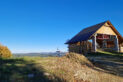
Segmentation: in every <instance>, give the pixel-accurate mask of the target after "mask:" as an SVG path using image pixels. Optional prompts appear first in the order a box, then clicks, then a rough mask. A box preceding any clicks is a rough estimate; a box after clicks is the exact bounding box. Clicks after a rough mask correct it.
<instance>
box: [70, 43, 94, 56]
mask: <svg viewBox="0 0 123 82" xmlns="http://www.w3.org/2000/svg"><path fill="white" fill-rule="evenodd" d="M68 48H69V52H74V53H79V54H86V53H88V52H90V51H91V49H92V44H91V42H88V41H82V42H77V43H74V44H69V46H68Z"/></svg>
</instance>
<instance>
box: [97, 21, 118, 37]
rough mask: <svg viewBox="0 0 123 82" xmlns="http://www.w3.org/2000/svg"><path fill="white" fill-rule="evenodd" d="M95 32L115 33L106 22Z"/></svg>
mask: <svg viewBox="0 0 123 82" xmlns="http://www.w3.org/2000/svg"><path fill="white" fill-rule="evenodd" d="M96 33H100V34H109V35H116V33H115V32H114V31H113V29H112V28H111V27H110V26H109V24H107V23H105V24H104V25H103V26H102V27H101V28H100V29H99V30H98V31H97V32H96Z"/></svg>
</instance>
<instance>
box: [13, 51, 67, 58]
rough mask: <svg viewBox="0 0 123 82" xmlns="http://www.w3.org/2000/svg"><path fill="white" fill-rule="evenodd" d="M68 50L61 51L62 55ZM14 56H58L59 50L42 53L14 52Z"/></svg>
mask: <svg viewBox="0 0 123 82" xmlns="http://www.w3.org/2000/svg"><path fill="white" fill-rule="evenodd" d="M66 53H67V52H60V56H63V55H65V54H66ZM13 56H14V57H23V56H40V57H49V56H50V57H52V56H58V54H57V52H41V53H13Z"/></svg>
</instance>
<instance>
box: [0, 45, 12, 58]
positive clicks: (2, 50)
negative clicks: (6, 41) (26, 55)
mask: <svg viewBox="0 0 123 82" xmlns="http://www.w3.org/2000/svg"><path fill="white" fill-rule="evenodd" d="M11 56H12V53H11V51H10V50H9V49H8V48H7V47H6V46H3V45H0V57H3V58H10V57H11Z"/></svg>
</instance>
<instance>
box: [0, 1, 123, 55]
mask: <svg viewBox="0 0 123 82" xmlns="http://www.w3.org/2000/svg"><path fill="white" fill-rule="evenodd" d="M106 20H110V21H111V22H112V23H113V25H114V26H115V27H116V28H117V30H118V31H119V32H120V33H121V34H122V35H123V1H122V0H1V1H0V43H1V44H3V45H5V46H8V48H9V49H10V50H11V51H12V52H13V53H19V52H22V53H25V52H49V51H52V52H53V51H56V49H57V48H59V49H60V50H61V51H67V45H65V44H64V43H65V42H66V40H68V39H70V38H71V37H73V36H74V35H75V34H76V33H78V32H79V31H80V30H82V29H83V28H85V27H88V26H91V25H94V24H96V23H100V22H103V21H106Z"/></svg>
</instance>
